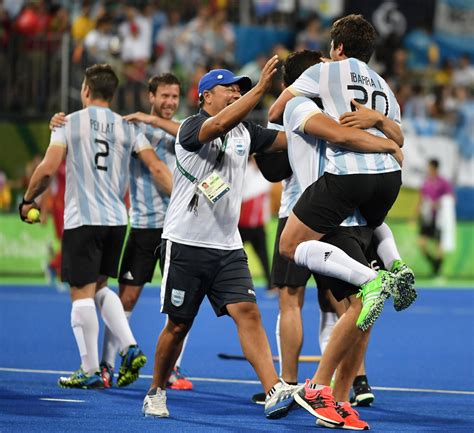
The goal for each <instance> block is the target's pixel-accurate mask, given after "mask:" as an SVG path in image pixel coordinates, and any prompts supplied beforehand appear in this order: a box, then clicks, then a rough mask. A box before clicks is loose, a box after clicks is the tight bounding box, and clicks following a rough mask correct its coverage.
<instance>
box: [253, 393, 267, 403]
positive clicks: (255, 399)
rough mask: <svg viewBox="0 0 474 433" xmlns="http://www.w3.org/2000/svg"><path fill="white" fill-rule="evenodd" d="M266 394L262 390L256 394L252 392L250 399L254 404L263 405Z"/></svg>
mask: <svg viewBox="0 0 474 433" xmlns="http://www.w3.org/2000/svg"><path fill="white" fill-rule="evenodd" d="M266 397H267V396H266V394H265V393H264V392H259V393H257V394H254V395H252V401H253V402H254V403H255V404H260V405H264V404H265V398H266Z"/></svg>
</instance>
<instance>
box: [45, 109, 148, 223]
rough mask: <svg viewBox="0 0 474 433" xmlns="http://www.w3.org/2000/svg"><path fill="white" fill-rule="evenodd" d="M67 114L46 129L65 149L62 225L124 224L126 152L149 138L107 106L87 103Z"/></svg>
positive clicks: (133, 149) (128, 156)
mask: <svg viewBox="0 0 474 433" xmlns="http://www.w3.org/2000/svg"><path fill="white" fill-rule="evenodd" d="M67 117H68V122H67V124H66V125H65V126H63V127H61V128H57V129H55V130H54V131H53V133H52V134H51V142H52V143H53V142H57V143H62V144H64V145H66V149H67V156H66V193H65V202H66V208H65V212H64V224H65V228H66V229H71V228H75V227H79V226H82V225H100V226H116V225H126V224H127V212H126V208H125V205H124V203H123V197H124V195H125V191H126V189H127V186H128V178H129V176H128V171H129V163H130V157H131V154H132V151H138V150H140V149H141V148H142V147H149V146H150V145H149V143H148V142H147V141H146V139H145V138H144V136H143V135H140V134H138V133H137V130H136V128H135V126H133V125H132V124H128V123H127V122H126V121H124V120H123V119H122V117H121V116H119V115H118V114H116V113H114V112H113V111H112V110H110V109H109V108H105V107H98V106H90V107H88V108H85V109H83V110H80V111H76V112H74V113H72V114H70V115H69V116H67Z"/></svg>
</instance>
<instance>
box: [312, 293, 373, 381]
mask: <svg viewBox="0 0 474 433" xmlns="http://www.w3.org/2000/svg"><path fill="white" fill-rule="evenodd" d="M349 302H350V305H349V308H348V309H347V311H346V312H345V313H344V315H343V316H342V317H341V318H340V319H339V320H338V322H337V323H336V326H335V327H334V330H333V333H332V335H331V338H330V340H329V343H328V345H327V347H326V350H325V351H324V353H323V356H322V359H321V362H320V363H319V367H318V369H317V370H316V373H315V375H314V376H313V379H312V382H314V383H318V384H320V385H326V386H330V384H331V379H332V376H333V374H334V372H335V370H336V368H337V367H338V365H339V364H340V362H341V361H342V360H343V359H344V357H345V356H346V355H347V354H348V353H349V352H350V349H351V347H352V346H357V345H359V342H360V340H361V339H362V337H363V336H364V332H363V331H361V330H359V329H358V328H357V327H356V325H355V323H356V320H357V317H358V316H359V313H360V310H361V307H362V304H361V301H360V300H359V299H358V298H356V296H355V295H352V296H350V298H349ZM360 361H362V359H361V360H360ZM359 365H360V362H359V364H357V368H358V367H359Z"/></svg>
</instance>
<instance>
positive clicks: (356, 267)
mask: <svg viewBox="0 0 474 433" xmlns="http://www.w3.org/2000/svg"><path fill="white" fill-rule="evenodd" d="M295 263H296V264H297V265H300V266H305V267H307V268H309V269H310V270H311V271H313V272H316V273H318V274H322V275H327V276H328V277H334V278H337V279H339V280H342V281H346V282H348V283H351V284H354V285H355V286H361V285H362V284H364V283H366V282H367V281H370V280H373V279H374V278H375V277H377V272H375V271H374V270H373V269H370V268H369V267H368V266H364V265H363V264H361V263H359V262H358V261H356V260H354V259H352V258H351V257H349V256H348V255H347V254H346V253H345V252H344V251H342V250H341V249H340V248H338V247H336V246H334V245H330V244H327V243H325V242H321V241H306V242H302V243H300V244H299V245H298V246H297V247H296V251H295Z"/></svg>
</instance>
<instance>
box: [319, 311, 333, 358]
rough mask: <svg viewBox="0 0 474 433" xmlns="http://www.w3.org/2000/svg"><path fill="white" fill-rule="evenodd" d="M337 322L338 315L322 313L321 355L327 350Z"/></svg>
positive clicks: (320, 326)
mask: <svg viewBox="0 0 474 433" xmlns="http://www.w3.org/2000/svg"><path fill="white" fill-rule="evenodd" d="M336 322H337V314H336V313H332V312H331V313H329V312H324V311H320V316H319V348H320V349H321V355H322V354H323V353H324V351H325V350H326V346H327V345H328V342H329V338H330V337H331V333H332V330H333V328H334V325H335V324H336Z"/></svg>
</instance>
